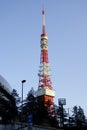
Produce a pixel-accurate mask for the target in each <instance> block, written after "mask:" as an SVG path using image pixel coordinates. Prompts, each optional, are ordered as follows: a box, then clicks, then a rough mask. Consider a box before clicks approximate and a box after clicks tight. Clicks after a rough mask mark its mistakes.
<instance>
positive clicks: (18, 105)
mask: <svg viewBox="0 0 87 130" xmlns="http://www.w3.org/2000/svg"><path fill="white" fill-rule="evenodd" d="M11 94H12V96H13V98H14V100H15V110H14V111H15V117H16V118H17V119H18V120H19V117H20V110H19V108H20V97H19V94H18V93H17V90H15V89H13V91H12V93H11Z"/></svg>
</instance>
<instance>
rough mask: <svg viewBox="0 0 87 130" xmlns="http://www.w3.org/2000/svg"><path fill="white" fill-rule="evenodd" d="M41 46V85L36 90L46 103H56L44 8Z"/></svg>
mask: <svg viewBox="0 0 87 130" xmlns="http://www.w3.org/2000/svg"><path fill="white" fill-rule="evenodd" d="M40 47H41V57H40V69H39V74H38V76H39V85H38V91H37V92H36V95H37V97H39V98H40V99H42V101H44V104H46V103H47V102H48V101H50V103H51V104H54V101H53V98H54V96H55V91H54V90H53V88H52V82H51V78H50V66H49V60H48V35H47V34H46V25H45V12H44V9H43V10H42V34H41V40H40Z"/></svg>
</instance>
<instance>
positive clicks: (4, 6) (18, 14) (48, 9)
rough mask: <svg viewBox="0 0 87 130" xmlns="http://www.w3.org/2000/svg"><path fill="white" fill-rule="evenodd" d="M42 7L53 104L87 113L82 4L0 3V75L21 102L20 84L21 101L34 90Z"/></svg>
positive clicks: (86, 10) (81, 0) (85, 0)
mask: <svg viewBox="0 0 87 130" xmlns="http://www.w3.org/2000/svg"><path fill="white" fill-rule="evenodd" d="M43 4H44V7H45V14H46V31H47V34H48V38H49V41H48V44H49V48H48V52H49V62H50V67H51V80H52V86H53V88H54V90H55V91H56V95H55V99H54V101H55V104H57V105H58V98H66V106H65V107H66V108H71V107H73V106H75V105H77V106H81V107H82V108H83V109H84V110H85V112H87V0H3V1H0V61H1V62H0V74H1V75H2V76H3V77H4V78H5V79H6V80H7V81H8V82H9V84H10V85H11V87H12V88H14V89H16V90H17V92H18V93H19V95H20V96H21V80H23V79H26V81H27V82H26V83H25V84H24V97H26V95H27V93H28V91H29V90H30V89H31V87H34V89H35V90H37V88H38V71H39V65H40V35H41V33H42V32H41V31H42V16H41V11H42V5H43Z"/></svg>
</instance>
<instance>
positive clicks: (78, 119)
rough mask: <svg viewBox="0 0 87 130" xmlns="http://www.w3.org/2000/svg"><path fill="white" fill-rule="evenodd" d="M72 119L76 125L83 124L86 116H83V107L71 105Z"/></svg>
mask: <svg viewBox="0 0 87 130" xmlns="http://www.w3.org/2000/svg"><path fill="white" fill-rule="evenodd" d="M72 119H73V121H74V123H75V125H76V127H83V126H85V121H86V117H85V114H84V111H83V109H82V108H81V107H80V106H79V107H77V106H74V107H73V115H72Z"/></svg>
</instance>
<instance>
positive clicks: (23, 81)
mask: <svg viewBox="0 0 87 130" xmlns="http://www.w3.org/2000/svg"><path fill="white" fill-rule="evenodd" d="M25 82H26V80H22V81H21V83H22V111H21V113H22V114H23V84H24V83H25ZM22 114H21V119H22Z"/></svg>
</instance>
